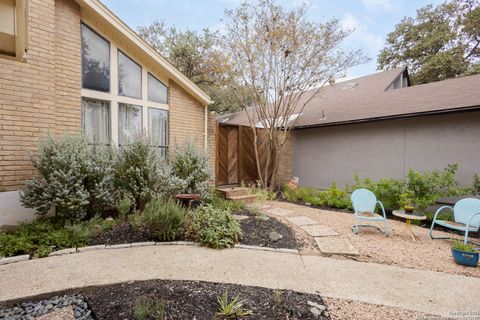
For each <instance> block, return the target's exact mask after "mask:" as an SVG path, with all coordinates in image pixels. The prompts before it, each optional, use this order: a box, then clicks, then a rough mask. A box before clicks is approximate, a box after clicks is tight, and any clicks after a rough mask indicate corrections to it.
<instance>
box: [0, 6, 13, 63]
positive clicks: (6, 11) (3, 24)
mask: <svg viewBox="0 0 480 320" xmlns="http://www.w3.org/2000/svg"><path fill="white" fill-rule="evenodd" d="M0 53H2V54H8V55H15V0H0Z"/></svg>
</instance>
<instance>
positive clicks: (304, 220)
mask: <svg viewBox="0 0 480 320" xmlns="http://www.w3.org/2000/svg"><path fill="white" fill-rule="evenodd" d="M287 220H288V221H290V222H291V223H293V224H295V225H297V226H300V227H301V226H308V225H313V224H318V221H315V220H313V219H310V218H309V217H305V216H297V217H288V218H287Z"/></svg>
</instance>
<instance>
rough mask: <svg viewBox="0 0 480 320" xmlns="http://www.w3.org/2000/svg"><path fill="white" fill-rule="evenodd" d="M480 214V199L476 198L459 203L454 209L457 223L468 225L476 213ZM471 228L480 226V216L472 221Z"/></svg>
mask: <svg viewBox="0 0 480 320" xmlns="http://www.w3.org/2000/svg"><path fill="white" fill-rule="evenodd" d="M479 212H480V199H475V198H465V199H462V200H459V201H457V203H455V206H454V207H453V215H454V217H455V222H460V223H463V224H467V222H468V219H470V216H471V215H472V214H474V213H479ZM470 226H471V227H475V228H476V227H478V226H480V214H479V215H477V216H475V217H474V218H473V219H472V221H470Z"/></svg>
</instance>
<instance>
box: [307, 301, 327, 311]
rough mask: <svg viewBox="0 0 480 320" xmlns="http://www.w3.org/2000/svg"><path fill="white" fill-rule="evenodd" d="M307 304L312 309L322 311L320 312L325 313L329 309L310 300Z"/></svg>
mask: <svg viewBox="0 0 480 320" xmlns="http://www.w3.org/2000/svg"><path fill="white" fill-rule="evenodd" d="M307 304H308V305H309V306H310V307H315V308H317V309H318V310H320V311H325V309H327V308H326V307H325V306H323V305H321V304H319V303H316V302H313V301H310V300H308V301H307Z"/></svg>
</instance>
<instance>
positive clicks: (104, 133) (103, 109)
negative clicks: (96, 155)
mask: <svg viewBox="0 0 480 320" xmlns="http://www.w3.org/2000/svg"><path fill="white" fill-rule="evenodd" d="M82 128H83V131H84V132H85V135H86V137H87V141H88V142H89V143H93V144H110V102H108V101H102V100H94V99H87V98H83V99H82Z"/></svg>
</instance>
